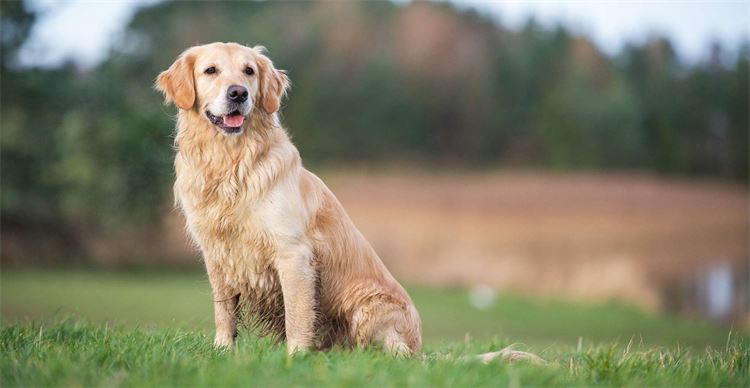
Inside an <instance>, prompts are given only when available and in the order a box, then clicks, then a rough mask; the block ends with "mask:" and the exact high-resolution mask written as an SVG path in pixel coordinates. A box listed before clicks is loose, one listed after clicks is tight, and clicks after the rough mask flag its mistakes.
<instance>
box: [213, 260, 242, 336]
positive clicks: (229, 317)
mask: <svg viewBox="0 0 750 388" xmlns="http://www.w3.org/2000/svg"><path fill="white" fill-rule="evenodd" d="M207 267H208V268H207V269H208V279H209V281H210V282H211V289H212V291H213V292H212V294H213V299H214V323H215V324H216V337H215V338H214V346H216V347H221V348H231V347H232V346H233V345H234V339H235V337H237V315H238V313H239V309H238V307H239V306H238V303H239V300H240V295H239V294H238V293H237V292H234V291H233V290H232V289H231V288H230V287H229V286H227V285H226V284H225V283H224V280H223V277H222V273H221V272H219V271H216V270H215V268H214V267H213V266H207Z"/></svg>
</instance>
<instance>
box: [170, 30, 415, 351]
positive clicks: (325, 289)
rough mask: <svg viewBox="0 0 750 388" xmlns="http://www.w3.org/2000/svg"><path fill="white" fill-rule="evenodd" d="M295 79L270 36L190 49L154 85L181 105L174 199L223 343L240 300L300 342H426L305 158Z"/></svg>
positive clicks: (229, 341) (398, 347)
mask: <svg viewBox="0 0 750 388" xmlns="http://www.w3.org/2000/svg"><path fill="white" fill-rule="evenodd" d="M288 87H289V78H288V77H287V75H286V74H285V72H284V71H281V70H278V69H276V68H274V65H273V63H272V62H271V60H270V59H269V58H268V57H267V56H266V55H264V48H263V47H259V46H256V47H253V48H249V47H245V46H242V45H239V44H236V43H212V44H207V45H204V46H196V47H192V48H189V49H187V50H186V51H185V52H183V53H182V54H181V55H180V56H179V57H178V58H177V60H176V61H175V62H174V63H173V64H172V65H171V66H170V67H169V69H167V70H166V71H164V72H162V73H161V74H159V76H158V78H157V80H156V88H157V89H158V90H160V91H161V92H163V93H164V96H165V100H166V102H167V103H169V102H173V103H174V104H175V105H176V106H177V107H178V108H179V113H178V115H177V136H176V139H175V143H176V147H177V155H176V157H175V162H174V165H175V170H176V181H175V184H174V192H175V198H176V202H177V203H178V204H179V207H180V208H181V209H182V211H183V212H184V214H185V218H186V220H187V229H188V231H189V233H190V235H191V236H192V238H193V240H194V241H195V243H196V244H197V246H198V247H199V248H200V250H201V251H202V253H203V259H204V261H205V265H206V270H207V272H208V278H209V280H210V283H211V288H212V290H213V298H214V315H215V321H216V337H215V341H214V343H215V345H216V346H221V347H224V346H227V347H229V346H232V345H233V344H234V340H235V337H236V333H237V322H238V314H239V312H240V308H241V307H242V306H246V308H247V309H249V310H250V312H251V314H252V316H253V317H254V319H255V322H256V323H257V324H258V325H259V326H260V327H262V328H263V329H265V332H266V333H273V334H276V335H278V336H279V338H285V339H286V341H287V351H288V352H289V353H290V354H292V353H295V352H298V351H305V350H308V349H325V348H329V347H331V346H334V345H341V346H367V345H370V344H374V343H377V344H380V345H381V346H382V347H383V348H384V349H386V350H387V351H390V352H393V353H397V354H412V353H414V352H417V351H419V350H420V347H421V345H422V340H421V321H420V318H419V314H418V313H417V310H416V309H415V307H414V304H413V303H412V301H411V299H410V298H409V295H408V294H407V293H406V291H404V289H403V288H402V287H401V285H400V284H399V283H398V282H397V281H396V279H394V278H393V276H392V275H391V273H390V272H388V269H386V267H385V265H383V262H382V261H381V260H380V258H379V257H378V255H377V254H376V253H375V251H374V250H373V248H372V247H371V246H370V244H369V243H368V242H367V240H366V239H365V238H364V237H363V236H362V234H361V233H360V232H359V231H358V230H357V228H356V227H355V226H354V224H353V223H352V221H351V219H349V216H348V215H347V214H346V212H345V211H344V208H343V207H342V206H341V204H340V203H339V201H338V200H337V199H336V197H335V196H334V195H333V193H331V191H330V190H329V189H328V188H327V187H326V185H325V184H324V183H323V182H322V181H321V180H320V179H319V178H318V177H317V176H315V175H314V174H312V173H311V172H309V171H307V170H306V169H305V168H304V167H303V166H302V163H301V161H300V156H299V152H298V151H297V148H295V146H294V145H293V144H292V142H291V141H290V140H289V136H288V134H287V132H286V130H285V129H284V127H283V126H282V124H281V122H280V120H279V116H278V110H279V107H280V105H281V99H282V97H283V96H284V95H285V93H286V90H287V88H288Z"/></svg>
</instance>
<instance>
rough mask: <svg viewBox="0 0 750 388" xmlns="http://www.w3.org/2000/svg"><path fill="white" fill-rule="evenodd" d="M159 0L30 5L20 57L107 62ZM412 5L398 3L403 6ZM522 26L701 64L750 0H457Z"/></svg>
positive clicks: (749, 35)
mask: <svg viewBox="0 0 750 388" xmlns="http://www.w3.org/2000/svg"><path fill="white" fill-rule="evenodd" d="M158 1H159V0H64V1H61V0H31V2H30V4H31V6H32V7H33V8H34V9H35V10H38V11H40V12H42V16H41V17H40V20H39V22H38V23H37V25H36V26H35V28H34V30H33V31H32V35H31V38H30V41H29V44H27V45H26V47H24V49H23V50H22V52H21V56H20V61H21V64H32V63H33V64H43V65H45V66H55V65H58V64H60V63H62V62H63V61H65V60H67V59H72V60H73V61H74V62H76V63H77V64H78V65H79V66H82V67H90V66H95V65H96V64H97V63H99V62H100V61H102V60H104V59H105V58H106V56H107V54H108V50H109V47H110V46H111V44H112V42H113V40H114V38H115V37H116V36H117V34H118V33H120V32H122V31H123V29H124V27H125V25H126V24H127V23H128V21H129V20H130V18H131V17H132V16H133V14H134V13H135V12H136V11H137V9H138V7H139V6H143V5H148V4H153V3H155V2H158ZM404 2H408V0H402V1H398V3H404ZM453 2H454V3H455V4H456V5H457V6H459V7H460V8H463V9H468V8H473V9H476V10H477V11H479V12H481V13H483V14H486V15H489V16H491V17H493V18H496V19H498V20H499V21H501V22H502V23H503V25H505V26H508V27H510V28H519V27H520V26H522V25H523V24H524V23H525V22H526V20H527V19H528V18H529V17H530V16H534V18H535V19H536V20H537V21H539V22H540V23H542V24H545V25H555V24H557V23H559V22H562V23H564V24H566V25H567V26H569V27H571V28H573V30H574V31H576V32H580V33H585V34H586V35H588V36H590V37H592V38H593V39H594V41H595V42H596V43H597V45H598V46H599V47H600V48H601V49H603V50H604V51H605V52H607V53H610V54H614V53H616V52H617V51H618V50H619V49H620V48H621V47H622V45H623V44H624V43H625V42H628V41H642V40H644V39H646V38H647V37H648V36H649V35H653V34H661V35H666V36H668V37H669V38H671V39H672V40H673V43H674V44H675V46H676V48H677V51H678V53H679V54H680V55H681V56H682V58H683V59H685V60H687V61H699V60H701V59H702V58H705V57H706V56H707V53H708V45H709V43H710V42H712V41H719V42H721V43H722V44H723V45H725V46H726V47H727V48H736V47H737V46H738V44H739V42H740V41H741V40H746V41H747V40H749V39H750V0H717V1H696V0H652V1H645V0H629V1H619V0H607V1H592V0H575V1H573V0H571V1H518V0H502V1H501V0H495V1H487V0H453Z"/></svg>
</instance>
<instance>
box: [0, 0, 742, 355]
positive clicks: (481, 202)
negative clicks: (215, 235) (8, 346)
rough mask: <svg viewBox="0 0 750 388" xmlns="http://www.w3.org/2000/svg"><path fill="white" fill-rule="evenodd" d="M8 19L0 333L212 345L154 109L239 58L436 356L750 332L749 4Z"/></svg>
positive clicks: (169, 128) (211, 6) (160, 11)
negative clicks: (12, 327)
mask: <svg viewBox="0 0 750 388" xmlns="http://www.w3.org/2000/svg"><path fill="white" fill-rule="evenodd" d="M1 6H2V8H1V17H2V21H1V24H0V29H1V32H2V34H1V38H2V64H1V65H2V68H1V70H2V75H1V76H2V79H1V82H0V95H1V96H2V101H1V102H2V103H1V104H0V105H1V110H0V114H1V115H2V116H1V120H2V121H1V129H2V132H1V139H0V140H1V141H0V146H1V148H0V158H1V163H2V187H1V201H0V204H1V206H2V207H1V210H2V217H1V227H2V233H1V244H2V246H1V248H2V249H1V253H2V255H1V258H2V315H3V320H4V321H15V320H24V319H42V320H44V319H53V318H54V317H56V316H59V315H60V314H66V313H74V314H78V315H81V316H83V317H86V318H91V319H101V320H111V321H122V322H126V323H131V324H138V325H147V324H157V325H158V324H164V323H169V324H175V323H178V324H183V323H185V322H187V324H188V325H194V326H195V327H202V328H206V329H208V328H210V327H211V316H210V311H211V310H210V309H211V305H210V297H209V296H208V291H209V288H208V284H207V281H206V279H205V276H204V275H202V272H201V271H202V269H201V268H202V263H201V259H200V257H199V254H198V253H197V252H196V251H195V250H194V249H193V248H192V247H191V246H190V245H189V244H188V243H187V239H186V237H185V232H184V227H183V225H184V221H183V219H182V217H181V215H180V214H179V212H178V211H176V210H175V209H174V208H173V205H172V193H171V184H172V181H173V171H172V165H171V164H172V159H173V154H174V149H173V146H172V141H173V137H174V133H173V128H174V122H173V119H174V114H175V113H176V111H175V108H174V107H171V106H164V105H163V104H162V98H161V96H160V95H159V94H158V93H156V92H155V91H154V90H153V89H152V84H153V80H154V78H155V77H156V75H157V74H158V73H159V72H160V71H161V70H164V69H166V68H167V67H168V66H169V65H170V64H171V63H172V61H173V60H174V58H175V57H176V56H177V55H178V54H179V53H180V52H181V51H182V50H184V49H185V48H187V47H189V46H192V45H195V44H201V43H209V42H213V41H235V42H239V43H243V44H247V45H255V44H262V45H264V46H266V47H267V48H268V49H269V53H270V54H269V55H270V57H271V58H272V59H273V60H274V62H275V64H276V66H277V67H278V68H282V69H286V70H288V71H289V75H290V77H291V80H292V83H293V88H292V90H291V92H290V93H289V98H288V99H287V101H286V102H285V104H284V106H283V108H282V111H283V121H284V123H285V125H286V126H287V128H288V129H289V131H290V133H291V134H292V136H293V141H294V142H295V144H296V145H297V146H298V148H299V149H300V152H301V154H302V157H303V160H304V161H305V163H306V166H307V167H308V168H309V169H311V170H312V171H313V172H315V173H316V174H318V175H320V176H321V177H322V178H323V179H324V180H325V181H326V182H327V184H328V185H329V186H330V187H331V189H332V190H333V191H334V192H335V193H336V194H337V196H338V197H339V199H340V200H341V202H342V203H343V204H344V206H345V207H346V209H347V210H348V211H349V213H350V215H351V216H352V218H353V219H354V221H355V223H356V224H357V225H358V226H359V228H360V229H361V230H362V232H363V233H364V234H365V236H367V237H368V239H369V240H370V242H371V243H372V244H373V245H374V246H375V249H376V250H377V251H378V252H379V253H380V255H381V257H382V258H383V260H384V261H385V262H386V264H387V265H388V267H389V268H390V269H391V271H392V272H394V274H395V275H396V276H397V278H399V279H400V280H401V281H402V282H404V283H406V284H407V285H408V286H409V288H410V290H411V292H412V293H413V294H414V295H415V301H416V303H417V305H418V307H419V308H420V311H422V315H423V318H424V320H425V336H426V338H427V340H428V341H441V340H455V339H463V338H464V336H465V335H468V336H476V337H491V336H507V337H511V338H513V339H520V340H525V341H529V342H532V343H533V342H539V343H550V341H552V342H554V341H560V342H562V343H568V342H575V341H576V340H577V339H578V338H580V337H585V338H593V339H612V338H615V339H622V340H624V341H625V342H627V340H628V339H629V338H633V336H637V337H639V338H641V339H643V338H645V341H646V342H649V343H661V344H671V345H673V344H675V343H678V342H680V343H687V344H700V345H703V344H722V343H723V341H725V340H726V336H727V332H728V331H729V330H730V329H732V330H734V331H735V332H737V331H739V332H740V333H744V334H741V335H746V334H747V332H748V329H749V328H750V315H749V314H748V303H749V302H748V299H749V296H748V295H749V293H750V291H749V290H748V276H749V266H748V261H749V260H750V253H749V252H748V234H749V232H750V231H749V227H748V221H749V209H748V203H749V199H748V186H747V185H748V166H749V162H748V151H749V143H748V132H749V124H748V117H749V112H748V107H749V106H750V102H749V101H748V99H749V98H748V85H749V82H750V81H749V79H748V70H749V60H750V33H748V23H750V16H749V12H750V9H749V8H748V7H749V5H748V3H747V2H743V1H736V2H735V1H726V2H680V1H664V2H634V1H633V2H606V3H594V2H535V3H521V2H515V1H513V2H479V1H456V2H445V3H442V2H440V3H438V2H410V1H397V2H386V1H370V2H343V1H342V2H338V1H321V2H317V1H311V2H263V1H260V2H183V1H178V2H169V1H148V0H147V1H130V2H127V1H107V2H104V1H102V2H96V1H90V2H89V1H72V0H71V1H59V2H58V1H41V0H40V1H24V2H19V1H3V2H2V3H1ZM159 298H168V300H170V301H172V303H170V305H169V306H150V305H149V303H148V301H149V300H157V299H159ZM191 322H192V323H191Z"/></svg>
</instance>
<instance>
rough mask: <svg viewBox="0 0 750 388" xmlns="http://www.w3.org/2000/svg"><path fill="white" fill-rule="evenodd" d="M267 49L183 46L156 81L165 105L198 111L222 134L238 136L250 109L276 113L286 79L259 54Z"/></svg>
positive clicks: (216, 45)
mask: <svg viewBox="0 0 750 388" xmlns="http://www.w3.org/2000/svg"><path fill="white" fill-rule="evenodd" d="M264 51H265V48H264V47H262V46H255V47H253V48H250V47H245V46H242V45H239V44H236V43H211V44H207V45H203V46H195V47H191V48H189V49H187V50H185V51H184V52H183V53H182V54H181V55H180V56H179V57H178V58H177V60H176V61H175V62H174V63H173V64H172V66H170V67H169V69H167V70H165V71H163V72H162V73H161V74H159V76H158V77H157V79H156V85H155V86H156V89H157V90H160V91H161V92H162V93H164V97H165V101H166V102H167V103H170V102H174V104H175V105H177V107H178V108H180V109H183V110H196V111H197V112H198V113H200V114H201V115H203V117H205V119H206V120H208V121H209V122H210V123H211V124H213V125H214V126H216V127H217V128H218V129H219V130H220V131H221V133H223V134H226V135H237V134H240V133H242V132H243V130H244V129H245V127H246V124H245V123H246V121H247V120H246V119H247V118H249V117H250V115H251V114H253V110H254V109H263V110H264V111H265V112H266V113H267V114H271V113H274V112H276V111H277V110H278V109H279V106H280V105H281V98H282V97H283V96H284V93H285V92H286V89H287V88H288V87H289V78H288V77H287V76H286V73H285V72H284V71H282V70H277V69H276V68H274V66H273V63H272V62H271V60H270V59H268V57H267V56H265V55H264V54H263V53H264Z"/></svg>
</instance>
